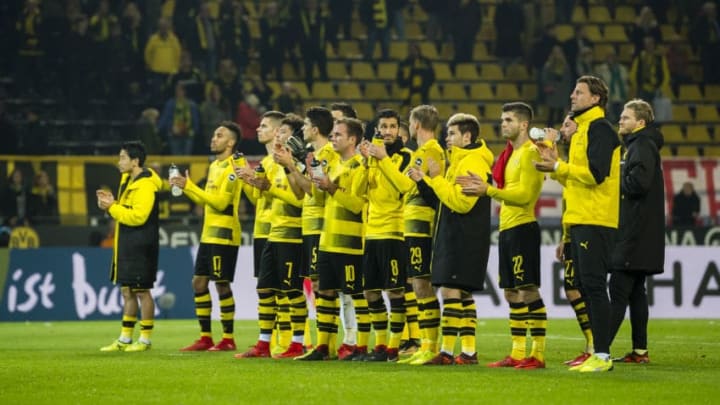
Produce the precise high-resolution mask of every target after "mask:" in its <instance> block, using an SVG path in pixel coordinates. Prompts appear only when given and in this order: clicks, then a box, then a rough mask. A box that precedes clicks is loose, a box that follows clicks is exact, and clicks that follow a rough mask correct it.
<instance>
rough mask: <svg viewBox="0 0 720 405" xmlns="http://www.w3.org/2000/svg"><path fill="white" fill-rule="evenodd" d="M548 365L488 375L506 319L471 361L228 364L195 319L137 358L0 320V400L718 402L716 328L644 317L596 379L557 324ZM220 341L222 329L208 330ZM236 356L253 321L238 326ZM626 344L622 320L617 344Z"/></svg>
mask: <svg viewBox="0 0 720 405" xmlns="http://www.w3.org/2000/svg"><path fill="white" fill-rule="evenodd" d="M549 324H550V329H549V331H548V343H547V346H548V353H547V366H548V368H547V369H545V370H527V371H522V370H514V369H489V368H486V367H485V366H484V364H485V363H488V362H490V361H494V360H499V359H500V358H502V357H503V356H504V355H505V354H507V350H508V348H509V346H510V337H509V331H508V326H507V321H504V320H489V321H483V320H480V321H479V324H478V357H479V360H480V362H481V365H479V366H450V367H427V366H425V367H413V366H406V365H398V364H392V363H387V364H385V363H383V364H368V363H361V364H358V363H346V362H338V361H329V362H311V363H308V362H300V361H293V360H272V359H245V360H235V359H233V357H232V354H230V353H181V352H179V351H178V349H179V348H180V347H182V346H185V345H187V344H189V343H191V342H192V341H193V340H194V339H196V338H197V334H198V327H197V323H196V322H195V321H192V320H179V321H168V320H159V321H157V322H156V327H155V333H154V336H153V338H154V346H153V349H152V350H151V351H149V352H143V353H101V352H100V351H99V350H98V349H99V348H100V346H104V345H106V344H109V343H110V342H112V340H113V339H114V338H116V337H117V335H118V333H119V328H120V321H117V322H53V323H43V322H34V323H0V342H2V343H0V403H2V404H8V405H9V404H123V405H127V404H131V403H140V404H240V403H242V404H245V403H263V404H266V403H283V404H293V403H322V404H333V403H363V404H375V403H402V404H427V403H448V404H462V403H473V404H480V403H482V404H511V403H512V404H528V405H532V404H568V405H570V404H573V405H574V404H632V405H638V404H650V403H652V404H653V405H657V404H693V405H696V404H710V403H718V401H720V400H719V399H718V396H719V395H720V388H718V385H719V384H720V378H718V377H720V372H719V371H718V367H720V339H718V338H719V337H720V321H717V320H682V321H673V320H652V321H651V323H650V359H651V363H650V364H647V365H639V364H617V365H616V366H615V370H614V371H612V372H609V373H603V374H579V373H573V372H569V371H567V368H566V367H565V366H563V365H562V361H564V360H567V359H569V358H572V357H574V356H575V355H576V354H578V352H579V351H580V350H581V349H582V344H583V340H582V339H581V336H580V332H579V330H578V327H577V324H576V323H575V322H574V321H571V320H553V319H551V320H550V322H549ZM213 328H214V330H215V332H216V336H217V335H218V334H219V330H220V325H219V322H218V323H215V324H213ZM136 334H137V331H136ZM236 336H237V343H238V350H244V349H245V348H246V347H247V346H249V345H251V344H253V343H254V341H255V339H256V337H257V329H256V323H255V322H251V321H242V322H237V323H236ZM629 349H630V343H629V327H628V326H627V325H624V327H623V329H622V330H621V331H620V335H619V337H618V339H617V341H616V342H615V345H614V347H613V352H614V353H613V355H615V356H619V355H621V354H624V353H625V352H626V351H628V350H629Z"/></svg>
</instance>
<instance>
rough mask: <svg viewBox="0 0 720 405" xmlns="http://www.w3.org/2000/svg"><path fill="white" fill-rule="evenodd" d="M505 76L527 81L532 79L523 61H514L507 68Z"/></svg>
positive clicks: (509, 78)
mask: <svg viewBox="0 0 720 405" xmlns="http://www.w3.org/2000/svg"><path fill="white" fill-rule="evenodd" d="M505 77H507V79H508V80H515V81H526V80H530V75H529V74H528V71H527V68H526V67H525V65H523V64H522V63H513V64H511V65H509V66H508V67H507V69H506V70H505Z"/></svg>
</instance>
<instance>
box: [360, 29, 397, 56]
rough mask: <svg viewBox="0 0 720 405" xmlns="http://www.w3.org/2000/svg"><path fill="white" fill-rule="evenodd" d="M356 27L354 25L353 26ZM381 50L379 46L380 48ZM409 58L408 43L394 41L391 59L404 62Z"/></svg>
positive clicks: (391, 46)
mask: <svg viewBox="0 0 720 405" xmlns="http://www.w3.org/2000/svg"><path fill="white" fill-rule="evenodd" d="M353 25H354V24H353ZM378 48H379V46H378ZM407 56H408V43H407V41H392V42H390V58H391V59H397V60H403V59H405V58H407Z"/></svg>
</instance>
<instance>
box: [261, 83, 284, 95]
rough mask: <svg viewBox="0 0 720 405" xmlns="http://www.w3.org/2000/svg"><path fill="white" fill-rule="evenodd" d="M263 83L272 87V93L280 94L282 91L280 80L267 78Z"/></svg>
mask: <svg viewBox="0 0 720 405" xmlns="http://www.w3.org/2000/svg"><path fill="white" fill-rule="evenodd" d="M265 85H266V86H268V87H270V88H271V89H272V91H273V94H280V93H281V92H282V91H281V87H282V86H281V85H280V82H276V81H274V80H268V81H266V82H265Z"/></svg>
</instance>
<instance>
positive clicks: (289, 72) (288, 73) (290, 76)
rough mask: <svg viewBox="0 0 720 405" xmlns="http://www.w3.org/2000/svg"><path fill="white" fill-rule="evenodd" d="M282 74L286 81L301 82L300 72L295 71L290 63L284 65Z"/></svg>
mask: <svg viewBox="0 0 720 405" xmlns="http://www.w3.org/2000/svg"><path fill="white" fill-rule="evenodd" d="M282 73H283V78H285V80H300V79H301V77H300V75H299V72H296V71H295V69H294V68H293V67H292V65H291V64H290V62H285V63H283V66H282Z"/></svg>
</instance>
